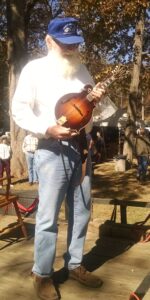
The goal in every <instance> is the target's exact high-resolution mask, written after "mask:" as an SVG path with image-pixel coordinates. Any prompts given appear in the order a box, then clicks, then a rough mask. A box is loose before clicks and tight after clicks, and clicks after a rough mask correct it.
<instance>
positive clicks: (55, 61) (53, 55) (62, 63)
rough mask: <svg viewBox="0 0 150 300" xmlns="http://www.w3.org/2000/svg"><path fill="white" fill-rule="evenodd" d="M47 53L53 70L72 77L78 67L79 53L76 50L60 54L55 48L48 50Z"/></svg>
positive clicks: (66, 76)
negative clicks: (64, 54)
mask: <svg viewBox="0 0 150 300" xmlns="http://www.w3.org/2000/svg"><path fill="white" fill-rule="evenodd" d="M48 55H49V58H50V62H51V65H52V68H53V70H55V72H56V73H57V74H60V75H62V76H63V77H65V78H71V77H73V76H74V75H75V74H76V73H77V71H78V70H79V68H80V59H79V54H78V52H76V51H74V52H73V54H72V55H66V56H62V55H61V54H59V53H58V52H56V51H55V50H50V51H49V54H48Z"/></svg>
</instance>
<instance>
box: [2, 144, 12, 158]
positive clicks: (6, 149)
mask: <svg viewBox="0 0 150 300" xmlns="http://www.w3.org/2000/svg"><path fill="white" fill-rule="evenodd" d="M10 156H11V148H10V146H9V145H7V144H3V143H0V159H2V160H5V159H9V158H10Z"/></svg>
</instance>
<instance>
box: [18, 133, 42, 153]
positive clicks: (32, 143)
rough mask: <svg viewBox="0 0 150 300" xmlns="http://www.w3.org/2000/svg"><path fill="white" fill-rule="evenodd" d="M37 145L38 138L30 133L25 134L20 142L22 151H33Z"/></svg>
mask: <svg viewBox="0 0 150 300" xmlns="http://www.w3.org/2000/svg"><path fill="white" fill-rule="evenodd" d="M37 146H38V139H37V137H35V136H32V134H28V135H26V136H25V138H24V140H23V144H22V151H23V152H24V153H27V152H32V153H34V152H35V151H36V149H37Z"/></svg>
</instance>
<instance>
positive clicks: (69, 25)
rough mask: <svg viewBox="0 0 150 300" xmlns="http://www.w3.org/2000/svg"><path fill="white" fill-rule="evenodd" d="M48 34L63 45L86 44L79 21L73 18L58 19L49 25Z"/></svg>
mask: <svg viewBox="0 0 150 300" xmlns="http://www.w3.org/2000/svg"><path fill="white" fill-rule="evenodd" d="M48 34H49V35H50V36H52V37H53V38H54V39H55V40H56V41H58V42H60V43H62V44H67V45H71V44H80V43H83V42H84V39H83V37H82V35H81V30H79V28H78V20H77V19H75V18H72V17H66V18H56V19H53V20H51V21H50V23H49V25H48Z"/></svg>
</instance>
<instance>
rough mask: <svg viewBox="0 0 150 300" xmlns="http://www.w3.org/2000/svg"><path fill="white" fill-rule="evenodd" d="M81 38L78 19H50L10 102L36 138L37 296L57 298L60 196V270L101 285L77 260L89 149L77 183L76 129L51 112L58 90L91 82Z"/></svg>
mask: <svg viewBox="0 0 150 300" xmlns="http://www.w3.org/2000/svg"><path fill="white" fill-rule="evenodd" d="M83 42H84V39H83V37H82V36H81V34H80V33H79V29H78V20H77V19H75V18H72V17H65V18H55V19H53V20H51V21H50V23H49V25H48V33H47V35H46V45H47V48H48V54H47V55H46V56H45V57H42V58H39V59H35V60H33V61H31V62H29V63H28V64H27V65H26V66H25V67H24V68H23V70H22V72H21V75H20V78H19V81H18V86H17V88H16V92H15V94H14V97H13V102H12V114H13V118H14V120H15V122H16V123H17V124H18V125H19V126H20V127H21V128H23V129H25V130H28V131H30V132H32V133H34V134H36V135H37V137H38V138H39V144H38V150H37V151H36V167H37V171H38V178H39V206H38V211H37V215H36V229H35V243H34V265H33V269H32V277H33V282H34V287H35V290H36V292H37V295H38V297H39V298H40V299H46V300H53V299H59V296H58V294H57V291H56V289H55V285H54V281H53V279H54V266H53V265H54V259H55V252H56V241H57V233H58V227H57V221H58V214H59V211H60V207H61V204H62V201H63V200H64V199H66V201H67V205H68V232H67V247H66V253H65V254H64V270H66V272H67V274H68V277H69V278H72V279H74V280H77V281H79V282H80V283H82V284H84V285H86V286H88V287H94V288H95V287H100V286H101V284H102V281H101V279H100V278H99V277H97V276H96V275H94V274H91V273H90V272H88V271H87V270H86V269H85V267H84V266H83V265H82V258H83V249H84V242H85V237H86V232H87V226H88V222H89V219H90V212H91V208H90V207H91V178H90V177H91V164H90V155H89V156H88V158H87V160H86V171H85V176H84V178H83V181H82V183H81V181H80V178H81V177H82V160H81V152H80V150H81V149H80V146H79V143H78V141H79V140H78V136H80V131H79V130H76V129H75V128H70V127H69V126H67V125H66V126H65V122H64V123H63V122H62V123H61V122H59V121H58V120H57V119H56V115H55V107H56V104H57V101H58V100H59V99H60V98H61V97H63V95H65V94H70V93H80V92H81V91H82V90H83V88H84V86H86V85H92V86H94V82H93V79H92V77H91V76H90V74H89V72H88V71H87V69H86V67H85V66H84V65H82V64H81V62H80V58H79V49H78V48H79V45H80V44H81V43H83ZM104 92H105V90H104V89H103V88H101V87H99V88H97V89H93V90H92V92H91V96H92V98H93V100H94V101H95V102H99V101H100V99H101V97H102V95H103V94H104ZM89 123H90V124H89ZM89 123H88V124H87V126H86V128H85V130H86V131H87V132H88V130H90V129H91V120H90V122H89ZM89 125H90V126H89ZM88 127H89V128H90V129H88ZM81 136H82V135H81ZM80 141H81V139H80Z"/></svg>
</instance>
